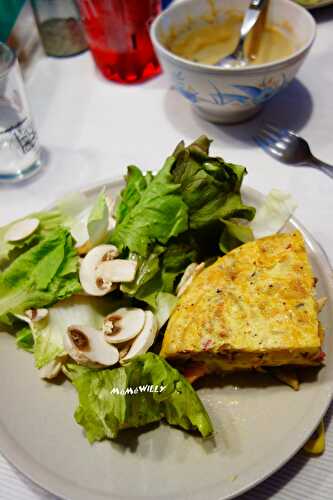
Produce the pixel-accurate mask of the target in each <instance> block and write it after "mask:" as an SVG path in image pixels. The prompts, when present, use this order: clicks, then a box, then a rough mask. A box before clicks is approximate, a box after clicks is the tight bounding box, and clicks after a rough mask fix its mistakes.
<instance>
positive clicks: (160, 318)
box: [156, 292, 178, 328]
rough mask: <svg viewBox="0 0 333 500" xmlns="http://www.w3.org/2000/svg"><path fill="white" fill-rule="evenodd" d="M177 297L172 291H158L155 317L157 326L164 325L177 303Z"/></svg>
mask: <svg viewBox="0 0 333 500" xmlns="http://www.w3.org/2000/svg"><path fill="white" fill-rule="evenodd" d="M177 300H178V299H177V297H176V296H175V295H173V294H172V293H166V292H159V293H158V294H157V296H156V319H157V323H158V326H159V328H162V326H164V325H165V323H166V322H167V321H168V319H169V318H170V316H171V314H172V313H173V310H174V309H175V307H176V304H177Z"/></svg>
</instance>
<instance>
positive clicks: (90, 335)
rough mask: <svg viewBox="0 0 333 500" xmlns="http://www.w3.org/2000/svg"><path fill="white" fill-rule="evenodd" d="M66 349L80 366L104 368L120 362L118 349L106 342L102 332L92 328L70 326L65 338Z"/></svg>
mask: <svg viewBox="0 0 333 500" xmlns="http://www.w3.org/2000/svg"><path fill="white" fill-rule="evenodd" d="M64 348H65V351H66V352H67V353H68V355H69V356H70V357H71V358H72V359H74V361H76V362H77V363H78V364H79V365H86V366H92V367H102V366H112V365H115V364H116V363H118V361H119V352H118V349H116V348H115V347H114V346H113V345H110V344H108V343H107V342H105V340H104V335H103V332H102V331H100V330H96V329H95V328H91V327H90V326H82V325H72V326H69V327H68V328H67V332H66V333H65V336H64Z"/></svg>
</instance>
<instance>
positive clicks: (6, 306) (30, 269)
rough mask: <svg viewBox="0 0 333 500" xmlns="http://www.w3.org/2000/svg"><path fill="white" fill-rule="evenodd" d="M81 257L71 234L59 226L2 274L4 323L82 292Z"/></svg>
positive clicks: (0, 310) (1, 314)
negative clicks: (26, 311)
mask: <svg viewBox="0 0 333 500" xmlns="http://www.w3.org/2000/svg"><path fill="white" fill-rule="evenodd" d="M77 267H78V257H77V255H76V252H75V249H74V243H73V238H72V236H71V234H70V233H69V231H68V230H67V229H65V228H63V227H61V226H60V227H57V228H56V229H54V230H53V231H52V232H50V234H49V235H48V236H45V237H42V238H41V241H40V242H39V243H37V244H36V245H34V246H32V247H31V248H29V249H28V250H27V251H25V252H24V253H22V254H21V255H19V256H18V257H17V259H15V260H14V261H13V262H12V263H11V264H10V265H9V266H8V267H7V268H6V269H5V270H4V271H3V272H2V273H1V274H0V323H4V324H12V323H13V320H14V317H13V316H14V315H15V314H23V313H24V311H25V310H26V309H29V308H38V307H45V306H50V305H52V304H54V303H56V302H57V301H59V300H62V299H65V298H66V297H69V296H70V295H72V294H74V293H77V292H79V291H80V289H81V286H80V283H79V280H78V276H77Z"/></svg>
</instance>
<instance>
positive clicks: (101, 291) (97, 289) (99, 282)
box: [79, 245, 119, 297]
mask: <svg viewBox="0 0 333 500" xmlns="http://www.w3.org/2000/svg"><path fill="white" fill-rule="evenodd" d="M118 255H119V252H118V249H117V247H115V246H114V245H98V246H97V247H94V248H93V249H92V250H90V251H89V252H88V253H87V255H86V256H85V257H84V258H83V259H82V261H81V265H80V272H79V277H80V283H81V286H82V288H83V290H84V291H85V292H86V293H87V294H88V295H95V296H99V297H101V296H102V295H106V294H107V293H109V292H111V291H112V290H114V286H113V283H110V282H104V280H103V279H101V278H98V276H97V273H96V270H97V267H98V265H99V264H101V263H102V262H107V261H110V260H112V259H114V258H116V257H117V256H118Z"/></svg>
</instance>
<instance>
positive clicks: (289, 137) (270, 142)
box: [254, 123, 333, 179]
mask: <svg viewBox="0 0 333 500" xmlns="http://www.w3.org/2000/svg"><path fill="white" fill-rule="evenodd" d="M254 140H255V141H256V143H257V144H258V146H260V147H261V148H262V149H264V150H265V151H266V152H267V153H268V154H270V155H271V156H273V157H274V158H277V159H278V160H280V161H281V162H283V163H288V164H290V165H294V166H305V167H313V168H318V169H319V170H321V171H322V172H324V173H325V174H326V175H328V176H329V177H331V178H332V179H333V165H329V164H328V163H325V162H323V161H321V160H319V159H318V158H316V157H315V156H314V155H313V154H312V152H311V149H310V146H309V144H308V143H307V141H306V140H305V139H303V138H302V137H299V136H298V135H296V134H295V132H293V131H292V130H288V129H286V128H279V127H277V126H276V125H273V124H270V123H267V124H265V126H264V127H263V128H262V129H261V131H260V132H259V134H258V135H256V136H255V137H254Z"/></svg>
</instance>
